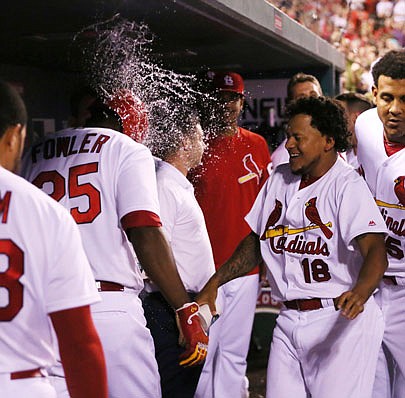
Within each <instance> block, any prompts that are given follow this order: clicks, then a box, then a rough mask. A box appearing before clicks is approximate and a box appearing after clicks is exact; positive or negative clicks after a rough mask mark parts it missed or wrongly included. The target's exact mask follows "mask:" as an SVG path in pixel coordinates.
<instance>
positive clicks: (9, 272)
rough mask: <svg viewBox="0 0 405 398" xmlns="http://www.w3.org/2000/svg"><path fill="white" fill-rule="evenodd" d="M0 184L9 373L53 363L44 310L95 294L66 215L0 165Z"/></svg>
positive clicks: (4, 351)
mask: <svg viewBox="0 0 405 398" xmlns="http://www.w3.org/2000/svg"><path fill="white" fill-rule="evenodd" d="M0 186H1V192H0V197H1V204H0V209H1V216H2V220H1V223H0V352H1V355H0V373H9V372H15V371H21V370H27V369H35V368H38V367H46V366H50V365H51V364H53V363H54V362H55V360H56V352H55V350H54V348H53V340H52V332H51V329H52V328H51V323H50V320H49V317H48V314H49V313H52V312H56V311H61V310H66V309H70V308H76V307H81V306H84V305H89V304H93V303H95V302H97V301H99V296H98V293H97V291H96V288H95V285H94V278H93V275H92V273H91V270H90V265H89V263H88V260H87V258H86V255H85V253H84V250H83V246H82V242H81V239H80V234H79V231H78V228H77V226H76V225H75V223H74V221H73V219H72V217H71V216H70V215H69V213H68V212H67V211H66V210H65V209H64V208H63V207H62V206H60V205H59V204H57V203H56V202H55V201H54V200H52V199H50V198H49V197H48V196H47V195H44V194H43V193H42V192H41V191H40V190H38V189H37V188H35V187H34V186H32V184H29V183H28V182H27V181H25V180H23V179H22V178H20V177H18V176H16V175H14V174H12V173H10V172H9V171H7V170H5V169H3V168H2V167H0ZM0 395H1V394H0Z"/></svg>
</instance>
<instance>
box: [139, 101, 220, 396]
mask: <svg viewBox="0 0 405 398" xmlns="http://www.w3.org/2000/svg"><path fill="white" fill-rule="evenodd" d="M176 109H177V108H176V107H175V106H171V107H170V108H168V111H167V112H170V114H167V112H165V111H164V110H163V109H162V110H161V114H160V115H159V118H155V119H154V123H153V125H152V126H151V129H150V132H149V136H150V139H149V143H148V146H150V149H151V151H152V153H153V154H154V155H156V156H158V157H159V158H160V159H162V160H157V163H156V177H157V188H158V195H159V202H160V216H161V220H162V223H163V229H164V232H165V235H166V237H167V239H168V241H169V243H170V246H171V247H172V250H173V255H174V258H175V261H176V266H177V269H178V271H179V274H180V277H181V280H182V281H183V283H184V286H185V288H186V289H187V292H188V293H189V295H190V296H191V297H195V296H196V294H197V293H199V292H200V290H201V289H202V288H203V287H204V285H205V283H206V282H207V281H208V279H209V278H210V277H211V275H213V273H214V272H215V266H214V258H213V254H212V250H211V245H210V240H209V237H208V232H207V228H206V226H205V221H204V215H203V213H202V210H201V208H200V206H199V205H198V202H197V200H196V198H195V196H194V188H193V186H192V184H191V183H190V182H189V181H188V180H187V178H186V175H187V173H188V171H189V169H190V168H191V167H195V166H197V165H198V164H199V163H200V162H201V156H202V154H203V150H204V144H203V132H202V129H201V126H200V123H199V120H198V118H196V116H195V115H194V114H193V112H192V111H190V110H189V109H188V108H186V107H184V106H182V107H181V108H180V109H178V111H177V112H176ZM173 115H175V116H173ZM142 301H143V307H144V311H145V317H146V320H147V326H148V327H149V328H150V330H151V333H152V336H153V339H154V342H155V351H156V354H155V355H156V359H157V362H158V365H159V373H160V377H161V387H162V396H163V397H167V398H172V397H182V398H187V397H189V398H193V397H194V393H195V390H196V387H197V383H198V380H199V377H200V374H201V370H202V366H195V367H187V368H184V367H181V366H179V365H178V362H177V358H178V356H179V353H180V350H181V348H180V347H179V346H178V344H177V342H178V339H179V333H178V329H177V326H176V319H175V316H174V313H173V311H172V310H171V309H170V305H169V304H168V303H167V301H166V300H165V298H164V297H163V296H162V294H161V293H160V291H159V289H158V288H157V287H156V285H155V284H154V283H153V282H152V281H149V282H148V281H147V282H146V283H145V291H144V292H143V298H142Z"/></svg>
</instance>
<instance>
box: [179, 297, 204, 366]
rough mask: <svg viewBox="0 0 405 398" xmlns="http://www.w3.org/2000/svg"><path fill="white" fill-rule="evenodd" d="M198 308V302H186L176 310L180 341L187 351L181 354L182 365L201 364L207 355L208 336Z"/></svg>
mask: <svg viewBox="0 0 405 398" xmlns="http://www.w3.org/2000/svg"><path fill="white" fill-rule="evenodd" d="M198 310H199V305H198V304H197V303H186V304H184V305H183V306H182V307H181V308H179V309H177V310H176V318H177V325H178V327H179V331H180V338H179V341H180V342H181V343H183V344H182V345H184V346H185V348H186V351H185V352H184V353H183V354H181V355H180V362H179V363H180V365H181V366H185V367H187V366H196V365H201V364H203V363H204V361H205V357H206V356H207V348H208V336H207V334H206V333H205V332H204V330H203V328H202V327H201V322H200V317H199V316H198Z"/></svg>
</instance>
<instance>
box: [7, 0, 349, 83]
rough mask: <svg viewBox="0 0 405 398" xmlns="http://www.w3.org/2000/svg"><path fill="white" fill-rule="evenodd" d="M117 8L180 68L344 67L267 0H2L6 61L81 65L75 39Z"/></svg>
mask: <svg viewBox="0 0 405 398" xmlns="http://www.w3.org/2000/svg"><path fill="white" fill-rule="evenodd" d="M117 13H119V14H121V16H123V17H124V18H126V19H129V20H133V21H135V22H138V23H139V22H145V23H146V24H147V25H148V26H149V27H150V29H151V30H152V31H153V32H154V33H155V34H156V36H157V39H156V40H155V45H154V52H155V53H156V54H159V56H160V58H161V59H162V61H163V62H164V65H165V66H167V67H169V68H171V69H173V70H176V71H179V72H195V71H196V70H199V69H201V68H203V67H204V68H212V69H232V70H235V71H238V72H240V73H242V74H243V75H244V76H245V77H248V76H249V77H261V76H262V77H268V76H269V75H278V77H280V76H282V75H283V74H285V75H286V76H287V77H289V76H291V74H292V73H295V71H298V70H306V71H311V70H324V71H329V74H330V76H331V77H333V76H334V74H335V73H339V72H341V71H342V70H343V68H344V57H343V55H342V54H340V53H338V52H337V51H336V50H335V49H334V48H333V47H332V46H331V45H329V44H328V43H326V42H325V41H324V40H322V39H320V38H319V37H317V36H315V35H314V34H313V33H312V32H310V31H309V30H307V29H305V28H304V27H302V26H301V25H299V24H298V23H296V22H295V21H293V20H291V19H290V18H288V17H287V16H286V15H285V14H283V13H281V12H279V11H278V10H277V9H275V8H274V7H273V6H272V5H270V4H269V3H267V2H266V1H265V0H3V1H2V7H1V15H0V48H1V52H0V64H8V65H16V66H17V65H22V66H30V67H39V68H41V69H53V70H55V69H56V70H59V71H64V72H77V71H80V62H79V58H80V55H81V54H80V53H78V52H76V53H74V52H72V51H70V50H69V48H70V47H71V43H72V38H73V37H74V35H75V34H76V33H77V32H79V31H80V30H82V29H83V28H84V27H86V26H89V25H91V24H94V23H96V22H99V21H102V20H106V19H108V18H111V17H112V16H113V15H115V14H117Z"/></svg>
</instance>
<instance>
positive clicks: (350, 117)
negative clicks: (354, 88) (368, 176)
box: [335, 93, 373, 172]
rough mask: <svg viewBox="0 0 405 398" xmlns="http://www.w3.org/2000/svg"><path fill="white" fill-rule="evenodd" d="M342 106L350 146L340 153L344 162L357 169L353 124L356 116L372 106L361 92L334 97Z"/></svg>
mask: <svg viewBox="0 0 405 398" xmlns="http://www.w3.org/2000/svg"><path fill="white" fill-rule="evenodd" d="M335 99H336V100H338V101H339V102H340V103H341V105H342V106H343V108H345V111H346V116H347V125H348V129H349V133H350V145H351V148H350V149H348V150H347V151H346V152H344V153H342V156H343V157H344V158H345V160H346V162H347V163H349V164H350V165H351V166H353V167H354V168H355V169H356V170H358V171H359V172H361V171H360V170H359V167H360V166H359V162H358V160H357V140H356V135H355V133H354V124H355V123H356V119H357V118H358V116H359V115H360V114H361V113H363V112H365V111H367V110H368V109H371V108H372V106H373V105H372V103H371V101H370V100H369V99H368V98H367V97H366V96H365V95H363V94H359V93H343V94H339V95H337V96H336V97H335Z"/></svg>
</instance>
